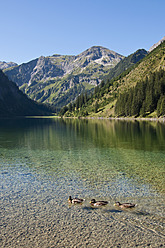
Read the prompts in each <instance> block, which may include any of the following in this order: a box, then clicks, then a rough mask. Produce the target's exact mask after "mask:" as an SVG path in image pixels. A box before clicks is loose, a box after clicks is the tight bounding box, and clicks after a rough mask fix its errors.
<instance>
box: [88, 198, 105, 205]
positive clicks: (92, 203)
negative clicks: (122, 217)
mask: <svg viewBox="0 0 165 248" xmlns="http://www.w3.org/2000/svg"><path fill="white" fill-rule="evenodd" d="M90 204H91V205H92V206H105V205H107V204H108V201H96V200H95V199H92V200H91V201H90Z"/></svg>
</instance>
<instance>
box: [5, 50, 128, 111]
mask: <svg viewBox="0 0 165 248" xmlns="http://www.w3.org/2000/svg"><path fill="white" fill-rule="evenodd" d="M123 58H124V56H122V55H120V54H118V53H116V52H114V51H111V50H109V49H107V48H104V47H101V46H93V47H91V48H89V49H87V50H86V51H84V52H82V53H81V54H79V55H77V56H72V55H70V56H69V55H58V54H55V55H53V56H48V57H44V56H41V57H40V58H37V59H35V60H32V61H30V62H28V63H24V64H21V65H17V66H15V67H12V68H7V69H5V70H4V72H5V74H6V75H7V76H8V77H9V79H10V80H12V81H13V82H15V83H16V84H17V85H18V86H19V88H20V89H21V90H22V91H23V92H24V93H26V94H27V95H28V96H29V97H30V98H32V99H34V100H36V101H39V102H44V103H49V104H53V105H54V106H56V107H59V108H60V107H62V106H64V105H66V104H68V103H69V102H71V101H73V100H75V98H76V97H77V96H78V95H79V94H81V92H84V91H85V90H91V89H93V88H94V87H95V86H96V85H98V84H100V82H101V80H102V78H103V76H105V75H106V74H108V73H109V71H110V69H112V68H113V67H114V66H115V65H116V64H117V63H119V62H120V61H121V60H122V59H123Z"/></svg>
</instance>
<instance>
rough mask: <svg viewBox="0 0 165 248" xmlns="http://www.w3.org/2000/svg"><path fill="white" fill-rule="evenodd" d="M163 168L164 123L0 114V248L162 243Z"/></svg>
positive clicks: (164, 234)
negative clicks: (76, 201) (98, 203)
mask: <svg viewBox="0 0 165 248" xmlns="http://www.w3.org/2000/svg"><path fill="white" fill-rule="evenodd" d="M164 173H165V123H164V122H154V121H153V122H149V121H143V122H142V121H125V120H94V119H91V120H88V119H84V120H79V119H58V118H50V119H49V118H27V119H26V118H25V119H16V120H11V119H6V120H0V247H7V248H10V247H12V248H13V247H28V248H29V247H33V248H34V247H49V248H50V247H124V248H125V247H164V246H165V232H164V227H165V216H164V207H165V174H164ZM68 196H72V197H81V198H84V199H85V201H84V203H83V204H82V205H70V204H68V201H67V200H68ZM92 198H95V199H96V200H106V201H108V202H109V204H108V205H107V206H104V207H92V206H91V205H90V203H89V202H90V200H91V199H92ZM115 201H120V202H131V203H135V204H137V205H136V207H135V208H133V209H126V210H125V209H120V208H118V207H116V206H114V203H115Z"/></svg>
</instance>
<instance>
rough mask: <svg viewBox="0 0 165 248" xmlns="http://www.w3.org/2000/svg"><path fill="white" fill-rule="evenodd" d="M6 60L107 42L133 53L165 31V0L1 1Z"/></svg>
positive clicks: (1, 54) (1, 48) (1, 52)
mask: <svg viewBox="0 0 165 248" xmlns="http://www.w3.org/2000/svg"><path fill="white" fill-rule="evenodd" d="M0 3H1V4H0V23H1V31H0V34H1V36H0V61H6V62H9V61H13V62H16V63H18V64H20V63H24V62H28V61H30V60H32V59H34V58H37V57H39V56H41V55H43V56H49V55H53V54H65V55H77V54H79V53H81V52H83V51H84V50H86V49H87V48H90V47H91V46H94V45H98V46H104V47H107V48H109V49H110V50H113V51H115V52H118V53H120V54H122V55H124V56H127V55H129V54H131V53H133V52H135V51H136V50H137V49H139V48H144V49H146V50H148V49H149V48H150V47H151V46H152V45H153V44H154V43H156V42H158V41H159V40H160V39H161V38H163V37H164V36H165V14H164V12H165V0H113V1H112V0H3V1H2V0H0Z"/></svg>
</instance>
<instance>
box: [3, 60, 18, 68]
mask: <svg viewBox="0 0 165 248" xmlns="http://www.w3.org/2000/svg"><path fill="white" fill-rule="evenodd" d="M13 66H17V64H16V63H14V62H5V61H0V69H1V70H4V69H7V68H9V67H13Z"/></svg>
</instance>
